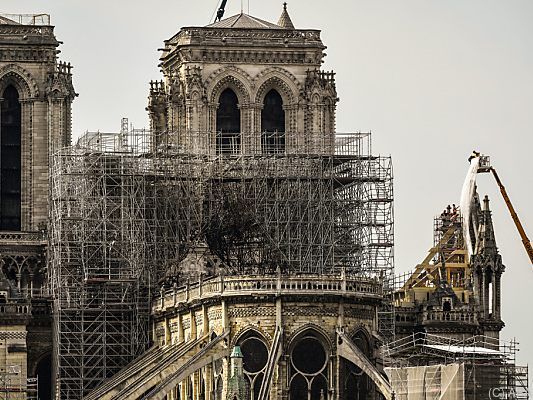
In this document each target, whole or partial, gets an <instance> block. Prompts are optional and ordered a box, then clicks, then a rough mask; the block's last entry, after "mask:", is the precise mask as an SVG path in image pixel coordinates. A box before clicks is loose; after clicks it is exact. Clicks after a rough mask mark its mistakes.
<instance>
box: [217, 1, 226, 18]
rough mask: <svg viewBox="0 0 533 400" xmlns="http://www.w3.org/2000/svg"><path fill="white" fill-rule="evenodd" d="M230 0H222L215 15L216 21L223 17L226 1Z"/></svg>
mask: <svg viewBox="0 0 533 400" xmlns="http://www.w3.org/2000/svg"><path fill="white" fill-rule="evenodd" d="M227 2H228V0H222V3H221V4H220V8H219V9H218V11H217V16H216V17H215V22H217V21H220V20H221V19H222V17H223V16H224V11H225V9H226V3H227Z"/></svg>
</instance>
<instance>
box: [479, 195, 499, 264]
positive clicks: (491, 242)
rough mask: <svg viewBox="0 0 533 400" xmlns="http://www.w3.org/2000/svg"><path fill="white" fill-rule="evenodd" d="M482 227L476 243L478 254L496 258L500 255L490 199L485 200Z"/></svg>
mask: <svg viewBox="0 0 533 400" xmlns="http://www.w3.org/2000/svg"><path fill="white" fill-rule="evenodd" d="M480 217H481V218H480V226H479V232H478V235H479V236H478V240H477V243H476V252H475V253H476V254H483V255H484V256H486V257H487V256H495V255H497V254H498V247H497V246H496V238H495V237H494V228H493V226H492V215H491V211H490V207H489V198H488V196H485V198H484V199H483V209H482V210H481V216H480Z"/></svg>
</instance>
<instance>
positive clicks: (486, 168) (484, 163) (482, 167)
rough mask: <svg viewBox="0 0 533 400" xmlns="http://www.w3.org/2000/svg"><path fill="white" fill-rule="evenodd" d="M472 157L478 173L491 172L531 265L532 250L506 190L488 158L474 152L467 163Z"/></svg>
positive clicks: (532, 258) (532, 260)
mask: <svg viewBox="0 0 533 400" xmlns="http://www.w3.org/2000/svg"><path fill="white" fill-rule="evenodd" d="M474 157H479V169H478V173H483V172H487V173H488V172H492V175H493V176H494V179H496V183H497V184H498V187H499V188H500V193H501V194H502V197H503V200H504V201H505V204H506V205H507V208H508V209H509V213H511V218H512V219H513V221H514V224H515V225H516V229H518V233H519V234H520V238H521V239H522V243H523V245H524V247H525V249H526V253H527V255H528V256H529V260H530V261H531V264H533V248H532V247H531V242H530V241H529V238H528V237H527V235H526V231H525V229H524V227H523V226H522V223H521V222H520V218H518V214H517V213H516V211H515V209H514V207H513V203H511V199H510V198H509V195H508V194H507V190H505V186H503V183H502V181H501V179H500V177H499V176H498V173H497V172H496V170H495V169H494V167H493V166H492V165H490V158H489V156H485V155H481V154H480V153H478V152H476V151H474V152H473V153H472V155H471V156H470V158H469V159H468V161H470V160H471V159H472V158H474Z"/></svg>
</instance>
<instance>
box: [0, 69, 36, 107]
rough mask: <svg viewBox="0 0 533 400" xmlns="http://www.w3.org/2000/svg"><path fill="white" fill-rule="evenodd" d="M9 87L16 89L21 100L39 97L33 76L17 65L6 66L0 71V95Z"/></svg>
mask: <svg viewBox="0 0 533 400" xmlns="http://www.w3.org/2000/svg"><path fill="white" fill-rule="evenodd" d="M9 85H13V86H14V87H15V89H17V92H18V93H19V96H20V98H21V99H24V100H27V99H30V98H38V97H39V96H40V91H39V86H38V85H37V82H36V81H35V79H33V76H32V75H31V74H30V73H29V72H28V71H27V70H25V69H24V68H22V67H21V66H19V65H16V64H8V65H5V66H4V67H2V68H1V69H0V93H3V92H4V90H5V89H6V87H8V86H9Z"/></svg>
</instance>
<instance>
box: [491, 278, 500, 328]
mask: <svg viewBox="0 0 533 400" xmlns="http://www.w3.org/2000/svg"><path fill="white" fill-rule="evenodd" d="M501 276H502V275H501V272H496V273H495V274H494V284H493V285H492V296H493V297H494V306H493V309H492V312H493V315H494V319H497V320H500V318H501Z"/></svg>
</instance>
